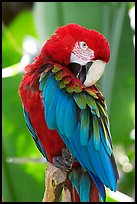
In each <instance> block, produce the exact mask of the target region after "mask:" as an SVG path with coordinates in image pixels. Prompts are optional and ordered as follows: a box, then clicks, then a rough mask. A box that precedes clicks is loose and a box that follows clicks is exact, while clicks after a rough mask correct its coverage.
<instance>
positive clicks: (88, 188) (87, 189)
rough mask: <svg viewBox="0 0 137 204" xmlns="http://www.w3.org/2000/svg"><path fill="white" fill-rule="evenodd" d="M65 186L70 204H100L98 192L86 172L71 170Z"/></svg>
mask: <svg viewBox="0 0 137 204" xmlns="http://www.w3.org/2000/svg"><path fill="white" fill-rule="evenodd" d="M65 184H66V187H67V188H68V189H69V191H70V193H71V200H72V202H100V194H99V191H98V189H97V187H96V185H95V184H94V182H93V180H92V179H91V177H90V176H89V174H88V173H87V172H83V171H81V170H80V171H79V170H78V169H75V170H72V172H71V173H70V174H69V179H67V181H66V183H65Z"/></svg>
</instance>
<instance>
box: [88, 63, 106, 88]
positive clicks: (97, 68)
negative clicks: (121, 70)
mask: <svg viewBox="0 0 137 204" xmlns="http://www.w3.org/2000/svg"><path fill="white" fill-rule="evenodd" d="M105 65H106V62H104V61H102V60H95V61H94V62H93V63H92V65H91V66H90V67H89V69H88V72H87V75H86V80H85V81H84V85H85V86H87V87H89V86H92V85H93V84H95V83H96V82H97V81H98V80H99V79H100V77H101V76H102V74H103V72H104V69H105Z"/></svg>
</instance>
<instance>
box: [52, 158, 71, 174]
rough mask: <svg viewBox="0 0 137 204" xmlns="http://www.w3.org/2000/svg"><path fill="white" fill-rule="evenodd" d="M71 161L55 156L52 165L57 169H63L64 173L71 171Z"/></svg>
mask: <svg viewBox="0 0 137 204" xmlns="http://www.w3.org/2000/svg"><path fill="white" fill-rule="evenodd" d="M72 163H73V162H72V160H71V159H68V158H64V157H63V156H57V157H54V158H53V164H54V165H55V166H56V167H57V168H61V169H64V170H66V171H69V170H71V168H72Z"/></svg>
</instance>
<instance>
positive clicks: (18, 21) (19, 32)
mask: <svg viewBox="0 0 137 204" xmlns="http://www.w3.org/2000/svg"><path fill="white" fill-rule="evenodd" d="M26 35H32V36H33V37H37V34H36V30H35V26H34V21H33V16H32V13H31V12H30V11H23V12H21V13H20V14H18V15H17V17H16V18H15V19H14V21H12V22H11V24H10V25H9V26H8V27H6V26H4V25H3V26H2V67H7V66H10V65H12V64H15V63H17V62H19V61H20V59H21V56H22V53H21V52H22V42H23V39H24V37H25V36H26Z"/></svg>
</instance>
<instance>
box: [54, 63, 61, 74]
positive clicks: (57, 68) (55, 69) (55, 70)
mask: <svg viewBox="0 0 137 204" xmlns="http://www.w3.org/2000/svg"><path fill="white" fill-rule="evenodd" d="M61 69H63V68H61V67H57V66H56V65H54V68H53V69H52V72H53V73H56V72H58V71H60V70H61Z"/></svg>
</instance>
